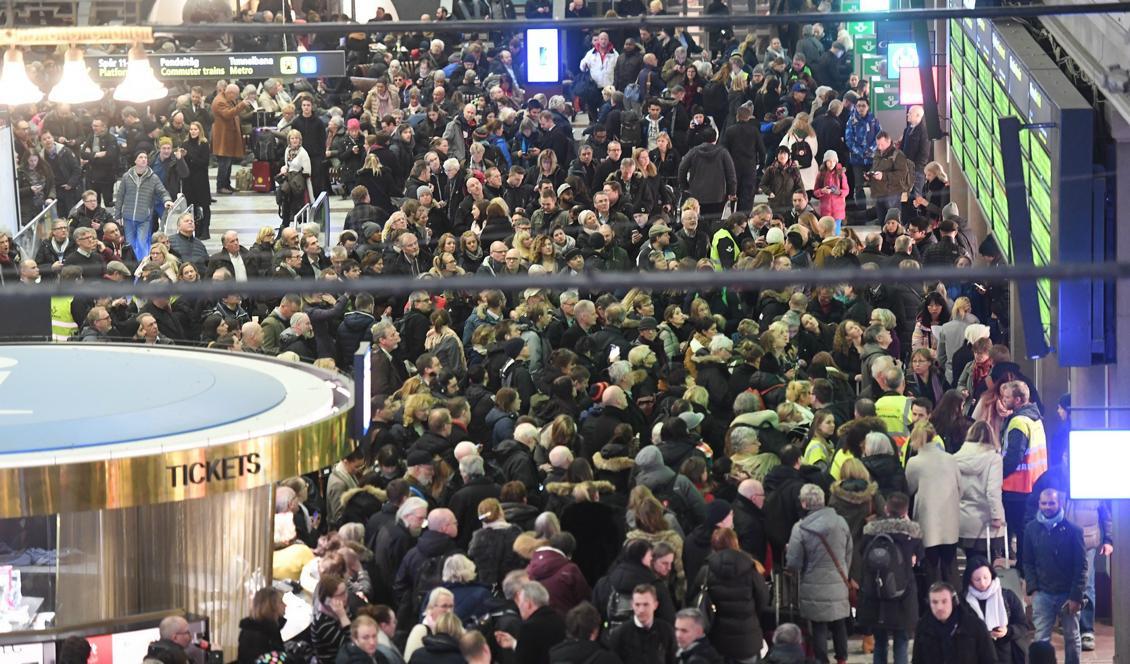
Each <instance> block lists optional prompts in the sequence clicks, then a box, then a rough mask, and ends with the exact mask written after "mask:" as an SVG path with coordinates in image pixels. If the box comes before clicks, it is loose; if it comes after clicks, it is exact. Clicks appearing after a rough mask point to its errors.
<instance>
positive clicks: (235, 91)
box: [224, 83, 239, 101]
mask: <svg viewBox="0 0 1130 664" xmlns="http://www.w3.org/2000/svg"><path fill="white" fill-rule="evenodd" d="M224 96H225V97H227V98H228V100H230V101H235V100H236V99H239V86H238V85H236V84H235V83H228V87H226V88H224Z"/></svg>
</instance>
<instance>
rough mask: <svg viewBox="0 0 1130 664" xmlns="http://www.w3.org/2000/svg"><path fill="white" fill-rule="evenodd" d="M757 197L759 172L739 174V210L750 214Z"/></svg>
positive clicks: (752, 171)
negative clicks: (754, 199) (754, 198)
mask: <svg viewBox="0 0 1130 664" xmlns="http://www.w3.org/2000/svg"><path fill="white" fill-rule="evenodd" d="M756 195H757V171H755V170H751V171H743V172H739V173H738V210H739V211H740V212H747V213H748V212H749V211H750V210H752V209H753V197H754V196H756Z"/></svg>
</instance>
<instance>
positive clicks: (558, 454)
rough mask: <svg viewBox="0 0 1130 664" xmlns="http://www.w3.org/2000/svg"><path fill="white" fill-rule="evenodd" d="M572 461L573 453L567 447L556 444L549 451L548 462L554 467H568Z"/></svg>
mask: <svg viewBox="0 0 1130 664" xmlns="http://www.w3.org/2000/svg"><path fill="white" fill-rule="evenodd" d="M571 463H573V453H572V452H571V451H570V450H569V448H568V447H566V446H564V445H558V446H557V447H555V448H553V449H552V450H550V451H549V464H550V465H551V466H553V467H554V468H568V467H569V464H571Z"/></svg>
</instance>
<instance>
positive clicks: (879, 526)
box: [833, 489, 922, 539]
mask: <svg viewBox="0 0 1130 664" xmlns="http://www.w3.org/2000/svg"><path fill="white" fill-rule="evenodd" d="M834 490H835V489H833V491H834ZM863 534H864V535H906V536H907V537H912V538H915V539H922V526H920V525H918V522H917V521H911V520H910V519H875V520H874V521H871V522H870V523H868V524H867V525H865V526H863Z"/></svg>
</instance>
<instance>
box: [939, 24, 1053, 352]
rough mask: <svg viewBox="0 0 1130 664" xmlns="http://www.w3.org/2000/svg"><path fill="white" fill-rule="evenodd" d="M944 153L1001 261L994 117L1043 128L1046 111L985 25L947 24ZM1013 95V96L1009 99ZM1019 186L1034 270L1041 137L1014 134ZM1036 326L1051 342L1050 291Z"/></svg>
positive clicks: (1048, 165) (1042, 181)
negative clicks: (947, 139) (949, 149)
mask: <svg viewBox="0 0 1130 664" xmlns="http://www.w3.org/2000/svg"><path fill="white" fill-rule="evenodd" d="M948 50H949V57H950V72H949V74H950V96H949V98H950V128H951V131H950V133H951V136H952V137H953V141H951V146H952V144H953V143H961V145H960V146H959V147H955V148H953V153H954V156H955V158H956V160H957V162H958V163H959V164H961V168H962V171H964V172H965V173H966V175H967V178H968V180H969V183H970V187H971V188H972V190H973V192H974V194H975V195H976V197H977V201H978V202H979V203H980V207H981V210H982V212H983V214H984V216H985V221H986V222H987V224H988V226H989V228H990V229H992V231H993V234H994V235H995V236H996V238H997V241H998V243H999V244H1000V247H1001V251H1003V252H1004V254H1005V256H1006V258H1008V260H1010V261H1011V260H1012V258H1013V246H1012V237H1011V233H1010V232H1009V223H1008V203H1007V195H1006V190H1005V186H1004V173H1003V164H1002V163H1001V154H1000V127H999V125H998V123H997V120H998V118H1001V117H1009V116H1015V117H1019V118H1021V119H1022V120H1027V121H1030V122H1050V121H1051V109H1050V104H1048V102H1047V100H1046V99H1045V97H1044V95H1043V93H1042V92H1041V91H1040V90H1039V88H1038V87H1037V86H1036V85H1035V83H1034V82H1032V81H1031V80H1030V77H1029V76H1028V74H1027V72H1026V71H1025V70H1024V67H1023V65H1022V63H1021V62H1019V61H1018V60H1017V59H1016V57H1015V56H1014V55H1012V54H1011V53H1010V52H1009V50H1008V47H1007V44H1006V43H1005V42H1004V39H1003V38H1002V37H1001V36H1000V35H998V34H997V33H996V31H995V28H994V27H993V24H992V22H991V21H985V20H983V19H977V20H975V21H968V20H961V21H956V20H955V21H951V22H950V38H949V49H948ZM1013 91H1015V92H1013ZM1021 142H1022V145H1023V146H1025V147H1026V149H1025V150H1022V153H1023V155H1024V158H1025V163H1024V167H1025V173H1026V174H1027V175H1026V177H1025V184H1026V185H1027V186H1028V193H1029V197H1028V198H1029V203H1028V205H1029V212H1030V214H1031V217H1032V255H1033V262H1034V263H1035V264H1037V265H1046V264H1048V263H1049V262H1050V260H1051V257H1052V239H1051V235H1052V233H1051V229H1052V198H1053V195H1052V185H1053V183H1054V182H1055V174H1054V172H1053V168H1052V161H1051V155H1050V152H1049V150H1048V134H1047V131H1046V130H1039V129H1032V130H1025V131H1022V132H1021ZM1037 290H1038V292H1039V300H1040V317H1041V325H1042V327H1043V328H1044V332H1045V335H1048V336H1049V338H1050V329H1051V306H1050V305H1051V284H1050V282H1048V281H1046V280H1045V281H1041V282H1039V283H1038V284H1037Z"/></svg>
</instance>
